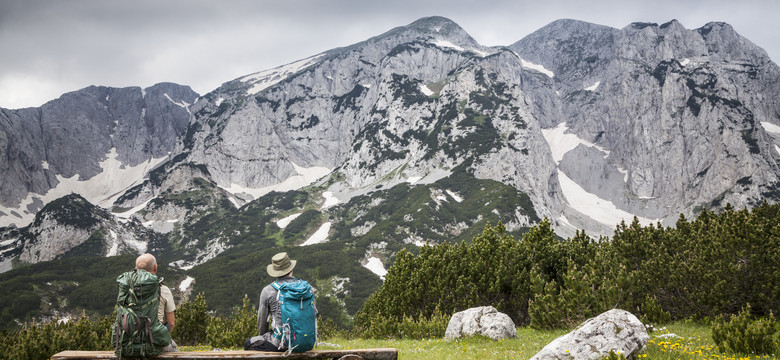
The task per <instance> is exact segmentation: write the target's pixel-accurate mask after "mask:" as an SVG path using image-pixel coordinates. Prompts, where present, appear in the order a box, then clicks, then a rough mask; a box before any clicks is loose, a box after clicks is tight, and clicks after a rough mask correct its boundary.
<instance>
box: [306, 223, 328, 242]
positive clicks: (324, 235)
mask: <svg viewBox="0 0 780 360" xmlns="http://www.w3.org/2000/svg"><path fill="white" fill-rule="evenodd" d="M329 231H330V221H328V222H326V223H324V224H322V226H320V228H319V229H317V231H315V232H314V234H312V235H311V236H310V237H309V238H308V239H306V241H305V242H304V243H303V244H301V246H307V245H314V244H321V243H324V242H327V241H328V232H329Z"/></svg>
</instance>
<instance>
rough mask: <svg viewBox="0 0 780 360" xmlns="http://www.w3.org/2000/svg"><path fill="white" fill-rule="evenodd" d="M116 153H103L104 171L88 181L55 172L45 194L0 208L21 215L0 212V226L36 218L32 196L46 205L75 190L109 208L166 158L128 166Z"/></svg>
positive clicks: (23, 222) (101, 164) (92, 201)
mask: <svg viewBox="0 0 780 360" xmlns="http://www.w3.org/2000/svg"><path fill="white" fill-rule="evenodd" d="M117 156H118V154H117V152H116V148H111V150H110V151H109V152H108V153H107V154H106V157H107V158H106V160H103V161H102V162H100V163H99V166H100V167H101V168H102V169H103V172H101V173H100V174H97V175H96V176H93V177H92V178H90V179H88V180H81V178H80V177H79V176H78V175H75V176H72V177H69V178H65V177H62V176H61V175H57V180H58V181H59V184H57V187H55V188H53V189H50V190H49V191H47V192H46V194H43V195H41V194H36V193H29V194H27V197H26V198H25V199H24V200H22V203H21V204H20V205H19V206H18V207H17V208H5V209H3V210H4V212H6V213H8V212H10V211H16V212H17V213H19V214H20V215H21V218H17V217H15V216H13V215H0V226H8V225H10V224H11V223H16V226H19V227H22V226H27V225H28V224H30V223H31V222H32V220H33V219H34V218H35V214H33V213H30V212H29V211H28V210H27V206H28V205H30V204H32V203H33V201H34V200H33V199H34V198H39V199H40V200H41V201H43V203H44V204H48V203H49V202H51V201H53V200H55V199H59V198H61V197H63V196H65V195H68V194H70V193H76V194H79V195H81V196H82V197H84V198H85V199H87V201H89V202H91V203H93V204H95V205H97V206H100V207H103V208H111V206H113V204H114V201H116V199H118V198H119V196H121V195H122V193H124V191H125V190H127V189H129V188H131V187H133V186H135V185H138V184H140V183H141V182H143V181H144V176H145V175H146V173H148V172H149V171H150V170H151V169H153V168H155V167H156V166H157V165H159V164H160V163H162V162H163V161H164V160H165V159H166V158H165V157H162V158H157V159H150V160H148V161H146V162H143V163H141V164H138V165H136V166H132V167H131V166H125V165H122V162H121V161H119V160H117ZM47 165H48V164H47Z"/></svg>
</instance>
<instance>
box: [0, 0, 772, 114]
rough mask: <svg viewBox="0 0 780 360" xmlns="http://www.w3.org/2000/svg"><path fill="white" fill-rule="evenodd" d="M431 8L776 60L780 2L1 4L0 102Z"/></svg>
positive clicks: (359, 31)
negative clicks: (726, 33)
mask: <svg viewBox="0 0 780 360" xmlns="http://www.w3.org/2000/svg"><path fill="white" fill-rule="evenodd" d="M432 15H440V16H445V17H448V18H450V19H452V20H454V21H455V22H457V23H458V24H460V26H462V27H463V28H464V29H465V30H466V31H467V32H468V33H469V34H471V35H472V36H473V37H474V38H475V39H476V40H477V41H478V42H480V43H481V44H483V45H510V44H512V43H514V42H515V41H517V40H520V39H521V38H523V37H524V36H526V35H528V34H530V33H531V32H533V31H534V30H537V29H539V28H540V27H542V26H544V25H546V24H548V23H550V22H552V21H554V20H557V19H561V18H570V19H577V20H583V21H588V22H593V23H597V24H602V25H608V26H612V27H615V28H623V27H625V26H626V25H628V24H630V23H632V22H637V21H641V22H655V23H658V24H661V23H664V22H667V21H669V20H671V19H677V20H678V21H680V22H681V23H682V24H683V25H684V26H685V27H686V28H688V29H695V28H699V27H701V26H702V25H704V24H706V23H707V22H710V21H724V22H727V23H729V24H731V25H732V26H733V27H734V28H735V29H736V31H737V32H738V33H740V34H741V35H742V36H744V37H746V38H748V39H749V40H750V41H752V42H753V43H755V44H757V45H759V46H760V47H762V48H763V49H764V50H766V51H767V52H768V53H769V55H770V57H771V58H772V59H773V60H774V61H775V62H778V60H780V0H742V1H739V2H737V1H732V0H728V1H726V0H694V1H686V0H676V1H671V0H660V1H653V0H643V1H635V0H617V1H612V0H610V1H596V2H592V1H583V0H566V1H556V0H535V1H526V0H496V1H491V0H476V1H471V0H436V1H426V0H390V1H368V0H330V1H326V0H306V1H304V0H280V1H266V0H257V1H250V0H222V1H205V0H174V1H166V0H121V1H110V0H67V1H66V0H47V1H43V0H0V49H1V50H0V107H4V108H12V109H14V108H21V107H28V106H40V105H41V104H43V103H45V102H47V101H49V100H52V99H55V98H58V97H59V96H60V95H61V94H62V93H65V92H69V91H74V90H78V89H81V88H84V87H87V86H89V85H106V86H114V87H125V86H142V87H147V86H151V85H154V84H156V83H158V82H175V83H179V84H185V85H190V86H191V87H192V88H193V90H195V91H196V92H198V93H200V94H205V93H207V92H209V91H211V90H214V89H215V88H216V87H218V86H219V85H220V84H222V83H223V82H225V81H229V80H232V79H235V78H237V77H240V76H242V75H246V74H249V73H253V72H257V71H260V70H265V69H268V68H272V67H276V66H278V65H283V64H286V63H289V62H292V61H295V60H298V59H301V58H305V57H308V56H311V55H315V54H317V53H320V52H323V51H325V50H329V49H332V48H335V47H341V46H347V45H350V44H353V43H356V42H359V41H363V40H365V39H367V38H369V37H372V36H375V35H379V34H381V33H383V32H385V31H387V30H390V29H392V28H394V27H396V26H402V25H407V24H409V23H411V22H413V21H414V20H417V19H419V18H421V17H425V16H432Z"/></svg>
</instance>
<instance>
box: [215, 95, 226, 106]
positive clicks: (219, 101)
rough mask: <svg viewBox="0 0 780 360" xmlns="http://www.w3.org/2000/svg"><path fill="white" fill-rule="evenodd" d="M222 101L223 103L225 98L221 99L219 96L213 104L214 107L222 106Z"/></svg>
mask: <svg viewBox="0 0 780 360" xmlns="http://www.w3.org/2000/svg"><path fill="white" fill-rule="evenodd" d="M223 101H225V98H223V97H222V96H220V97H219V98H218V99H217V101H215V102H214V105H217V106H220V105H222V102H223Z"/></svg>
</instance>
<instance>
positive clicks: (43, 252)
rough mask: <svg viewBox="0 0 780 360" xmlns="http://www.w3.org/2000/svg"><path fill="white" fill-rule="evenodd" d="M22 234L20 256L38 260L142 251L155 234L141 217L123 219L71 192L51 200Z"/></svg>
mask: <svg viewBox="0 0 780 360" xmlns="http://www.w3.org/2000/svg"><path fill="white" fill-rule="evenodd" d="M18 236H19V238H20V239H21V240H23V241H22V242H21V244H22V246H21V253H20V255H19V260H20V261H23V262H27V263H37V262H41V261H48V260H53V259H56V258H59V257H61V256H64V255H66V254H67V256H95V255H97V256H114V255H119V254H124V253H130V254H141V253H144V252H145V251H146V248H147V244H148V242H149V240H151V238H152V237H153V236H154V235H153V232H151V231H149V230H147V229H145V228H144V227H142V226H141V224H140V223H139V222H137V221H134V222H125V223H120V222H118V221H117V220H116V219H115V218H114V217H113V216H112V215H111V214H110V213H109V212H108V211H106V210H104V209H101V208H99V207H97V206H95V205H92V204H90V203H89V202H88V201H87V200H86V199H84V198H82V197H81V196H79V195H76V194H71V195H68V196H66V197H63V198H61V199H57V200H55V201H53V202H51V203H49V204H47V205H46V206H45V207H44V208H43V210H41V211H40V212H39V213H38V215H37V216H36V218H35V221H34V222H33V223H32V224H31V225H30V226H28V227H25V228H23V229H22V230H21V231H20V234H19V235H18Z"/></svg>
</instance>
